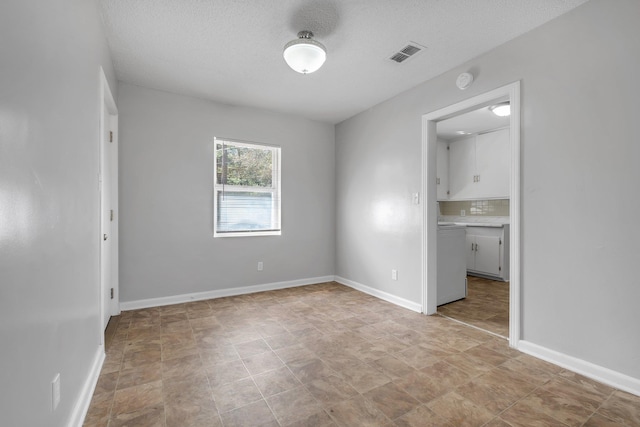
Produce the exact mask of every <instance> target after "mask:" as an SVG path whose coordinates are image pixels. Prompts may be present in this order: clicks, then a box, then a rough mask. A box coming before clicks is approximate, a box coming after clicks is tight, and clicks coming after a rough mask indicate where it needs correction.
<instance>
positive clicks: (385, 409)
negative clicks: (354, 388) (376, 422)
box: [363, 383, 420, 420]
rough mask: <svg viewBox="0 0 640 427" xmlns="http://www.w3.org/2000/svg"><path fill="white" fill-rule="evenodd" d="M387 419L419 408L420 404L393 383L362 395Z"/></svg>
mask: <svg viewBox="0 0 640 427" xmlns="http://www.w3.org/2000/svg"><path fill="white" fill-rule="evenodd" d="M363 396H364V397H365V398H367V399H369V400H371V401H372V402H373V403H374V404H375V405H376V407H377V408H378V409H379V410H380V411H382V413H383V414H385V415H386V416H387V418H389V419H391V420H393V419H395V418H398V417H400V416H402V415H404V414H406V413H407V412H409V411H411V410H413V409H415V408H417V407H418V406H420V402H419V401H418V400H416V399H414V398H413V397H412V396H411V395H410V394H409V393H407V392H405V391H404V390H402V389H401V388H400V387H398V386H397V385H396V384H394V383H387V384H385V385H382V386H380V387H376V388H374V389H373V390H369V391H368V392H366V393H364V394H363Z"/></svg>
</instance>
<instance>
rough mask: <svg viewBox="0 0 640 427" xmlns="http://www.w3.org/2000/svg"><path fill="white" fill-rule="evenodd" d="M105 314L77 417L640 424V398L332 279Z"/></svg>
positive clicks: (171, 422)
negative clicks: (87, 399)
mask: <svg viewBox="0 0 640 427" xmlns="http://www.w3.org/2000/svg"><path fill="white" fill-rule="evenodd" d="M115 321H117V324H116V323H114V325H115V326H112V327H110V331H109V332H110V333H109V346H108V349H107V357H106V361H105V363H104V366H103V369H102V373H101V375H100V378H99V381H98V385H97V387H96V390H95V394H94V396H93V400H92V403H91V407H90V408H89V412H88V414H87V417H86V421H85V426H107V425H108V426H109V427H115V426H125V425H126V426H181V427H186V426H225V427H227V426H250V427H259V426H274V427H275V426H282V427H284V426H327V427H328V426H358V427H360V426H421V427H428V426H445V427H446V426H483V425H484V426H488V427H508V426H514V427H515V426H534V425H535V426H589V427H594V426H640V397H636V396H633V395H630V394H627V393H624V392H621V391H618V390H615V389H613V388H610V387H608V386H605V385H602V384H599V383H597V382H594V381H591V380H589V379H587V378H584V377H581V376H579V375H577V374H574V373H572V372H569V371H566V370H563V369H561V368H559V367H557V366H554V365H551V364H548V363H545V362H543V361H540V360H538V359H535V358H533V357H530V356H527V355H525V354H522V353H519V352H517V351H514V350H511V349H509V348H508V347H507V342H506V340H503V339H501V338H497V337H495V336H493V335H491V334H487V333H485V332H482V331H479V330H477V329H473V328H470V327H467V326H464V325H461V324H459V323H457V322H454V321H451V320H449V319H446V318H443V317H441V316H423V315H421V314H418V313H414V312H411V311H408V310H405V309H402V308H399V307H397V306H394V305H392V304H390V303H387V302H384V301H381V300H379V299H376V298H374V297H371V296H369V295H366V294H363V293H361V292H358V291H355V290H353V289H351V288H348V287H345V286H342V285H339V284H336V283H323V284H318V285H311V286H303V287H298V288H292V289H285V290H279V291H271V292H263V293H258V294H251V295H244V296H238V297H230V298H220V299H214V300H208V301H198V302H191V303H186V304H179V305H173V306H166V307H158V308H150V309H144V310H136V311H129V312H123V313H122V315H120V316H118V317H117V318H115V319H114V322H115Z"/></svg>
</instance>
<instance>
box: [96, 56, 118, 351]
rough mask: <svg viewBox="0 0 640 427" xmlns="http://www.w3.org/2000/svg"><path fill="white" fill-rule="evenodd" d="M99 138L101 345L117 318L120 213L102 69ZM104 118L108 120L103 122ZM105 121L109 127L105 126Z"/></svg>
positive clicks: (112, 121)
mask: <svg viewBox="0 0 640 427" xmlns="http://www.w3.org/2000/svg"><path fill="white" fill-rule="evenodd" d="M99 81H100V83H99V85H100V89H99V90H100V109H99V110H100V136H99V138H98V142H99V144H100V145H99V153H100V158H99V162H100V163H99V168H100V169H99V170H100V173H101V176H99V178H98V179H99V185H100V187H99V198H100V203H99V206H100V212H99V215H98V218H100V220H99V224H98V233H99V234H98V239H99V240H98V241H99V242H100V243H99V248H100V251H99V253H100V254H99V260H98V261H99V265H100V268H99V275H100V279H99V284H100V285H99V290H98V291H99V293H100V337H101V341H100V343H101V344H102V345H104V330H105V328H106V327H107V324H106V322H105V320H104V319H105V318H107V319H108V317H107V314H108V316H115V315H118V314H120V304H119V297H118V295H119V283H118V271H119V267H118V240H119V239H118V222H119V210H118V108H117V107H116V103H115V99H114V97H113V93H112V92H111V88H110V87H109V82H108V81H107V77H106V75H105V73H104V70H103V68H102V67H100V78H99ZM105 117H107V118H108V119H107V120H105ZM106 121H108V123H105V122H106ZM107 129H108V130H110V131H111V134H110V138H109V139H110V141H105V139H106V135H107V134H109V132H108V131H107ZM104 147H108V149H109V150H110V154H111V156H110V157H111V162H110V167H109V170H107V171H104V172H103V171H102V164H103V156H104V153H103V149H104ZM104 180H109V182H110V185H109V188H110V189H111V192H110V195H111V197H110V199H111V202H110V205H111V208H110V209H111V210H113V217H112V218H113V220H112V221H111V231H110V234H109V236H108V238H109V239H110V240H111V245H110V248H111V249H110V251H111V253H110V255H111V257H110V258H111V263H110V273H111V274H110V275H109V277H110V281H109V282H110V283H105V282H104V280H103V274H102V268H103V264H104V262H103V256H104V253H103V250H102V247H103V245H102V243H101V242H102V238H103V230H102V210H103V203H104V197H103V192H102V188H103V187H104V186H103V185H102V181H104ZM110 288H113V298H109V299H108V300H106V301H105V298H106V297H105V295H106V294H107V293H108V291H107V290H108V289H110Z"/></svg>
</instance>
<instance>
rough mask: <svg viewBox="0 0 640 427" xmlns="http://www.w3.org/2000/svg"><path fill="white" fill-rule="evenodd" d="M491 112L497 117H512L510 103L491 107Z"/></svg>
mask: <svg viewBox="0 0 640 427" xmlns="http://www.w3.org/2000/svg"><path fill="white" fill-rule="evenodd" d="M489 111H491V112H492V113H493V114H495V115H496V116H500V117H506V116H510V115H511V104H509V103H508V102H501V103H499V104H496V105H492V106H491V107H489Z"/></svg>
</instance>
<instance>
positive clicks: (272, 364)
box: [242, 350, 284, 375]
mask: <svg viewBox="0 0 640 427" xmlns="http://www.w3.org/2000/svg"><path fill="white" fill-rule="evenodd" d="M242 361H243V362H244V366H245V367H246V368H247V370H248V371H249V373H251V375H258V374H262V373H263V372H267V371H273V370H274V369H278V368H281V367H283V366H284V363H282V360H280V358H279V357H278V355H276V354H275V353H274V352H273V351H270V350H269V351H266V352H264V353H259V354H254V355H253V356H249V357H246V358H244V359H242Z"/></svg>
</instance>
